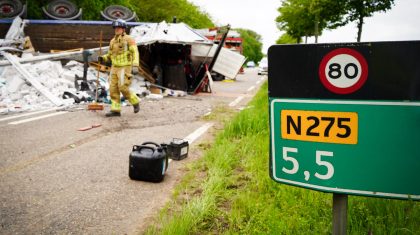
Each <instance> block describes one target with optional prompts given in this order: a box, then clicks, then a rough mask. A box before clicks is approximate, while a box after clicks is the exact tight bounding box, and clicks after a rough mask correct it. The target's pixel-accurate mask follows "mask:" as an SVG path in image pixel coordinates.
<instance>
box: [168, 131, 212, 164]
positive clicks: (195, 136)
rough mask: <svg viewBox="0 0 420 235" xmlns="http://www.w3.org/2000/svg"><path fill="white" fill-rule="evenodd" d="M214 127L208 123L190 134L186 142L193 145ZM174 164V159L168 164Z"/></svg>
mask: <svg viewBox="0 0 420 235" xmlns="http://www.w3.org/2000/svg"><path fill="white" fill-rule="evenodd" d="M212 126H213V123H206V124H204V125H202V126H201V127H199V128H198V129H197V130H195V131H194V132H193V133H191V134H189V135H188V136H187V137H185V138H184V140H186V141H188V144H192V143H193V142H194V141H196V140H197V139H198V138H199V137H200V136H201V135H202V134H204V133H206V131H207V130H208V129H209V128H210V127H212ZM170 162H172V159H169V160H168V163H170Z"/></svg>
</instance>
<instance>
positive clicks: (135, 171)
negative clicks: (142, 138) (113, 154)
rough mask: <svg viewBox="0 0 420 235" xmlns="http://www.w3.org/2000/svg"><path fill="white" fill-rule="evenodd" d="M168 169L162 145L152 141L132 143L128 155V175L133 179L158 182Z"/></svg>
mask: <svg viewBox="0 0 420 235" xmlns="http://www.w3.org/2000/svg"><path fill="white" fill-rule="evenodd" d="M167 169H168V157H167V155H166V150H165V148H164V147H162V146H160V145H159V144H156V143H153V142H144V143H142V144H141V145H134V146H133V151H132V152H131V153H130V157H129V168H128V176H129V177H130V179H133V180H142V181H150V182H160V181H162V180H163V179H164V177H165V172H166V170H167Z"/></svg>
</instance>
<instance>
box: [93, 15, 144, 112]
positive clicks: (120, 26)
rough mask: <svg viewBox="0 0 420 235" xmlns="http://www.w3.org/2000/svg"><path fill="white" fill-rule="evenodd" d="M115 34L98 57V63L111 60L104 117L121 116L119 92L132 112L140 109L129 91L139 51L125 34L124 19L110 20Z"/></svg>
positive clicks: (137, 99)
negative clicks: (107, 102) (108, 97)
mask: <svg viewBox="0 0 420 235" xmlns="http://www.w3.org/2000/svg"><path fill="white" fill-rule="evenodd" d="M112 27H113V28H114V30H115V36H114V38H112V39H111V42H110V43H109V50H108V53H107V54H106V55H104V56H101V57H99V58H98V61H99V62H100V63H104V62H107V61H109V60H111V62H112V67H111V74H110V86H109V92H110V96H111V110H110V112H108V113H106V114H105V116H106V117H114V116H121V100H120V92H121V93H122V94H123V96H124V97H125V99H126V100H128V101H129V102H130V104H131V105H133V108H134V113H138V112H139V111H140V105H139V102H140V101H139V98H138V97H137V95H136V94H135V93H133V92H130V90H129V88H130V85H131V78H132V76H133V75H132V74H131V72H132V68H133V66H139V52H138V49H137V45H136V42H135V41H134V39H133V38H132V37H130V36H129V35H127V34H126V32H125V29H126V28H127V24H126V22H125V21H124V20H122V19H118V20H115V21H113V22H112Z"/></svg>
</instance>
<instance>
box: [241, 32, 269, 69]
mask: <svg viewBox="0 0 420 235" xmlns="http://www.w3.org/2000/svg"><path fill="white" fill-rule="evenodd" d="M235 30H236V31H238V32H239V34H240V35H241V38H242V41H243V42H242V47H243V54H244V56H245V57H246V58H247V61H254V62H258V61H260V60H261V59H262V58H263V56H264V55H263V53H262V43H261V36H260V35H259V34H258V33H256V32H254V31H252V30H249V29H235Z"/></svg>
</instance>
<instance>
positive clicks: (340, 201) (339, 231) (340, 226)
mask: <svg viewBox="0 0 420 235" xmlns="http://www.w3.org/2000/svg"><path fill="white" fill-rule="evenodd" d="M347 204H348V196H347V194H338V193H334V194H333V233H332V234H333V235H346V234H347Z"/></svg>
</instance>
